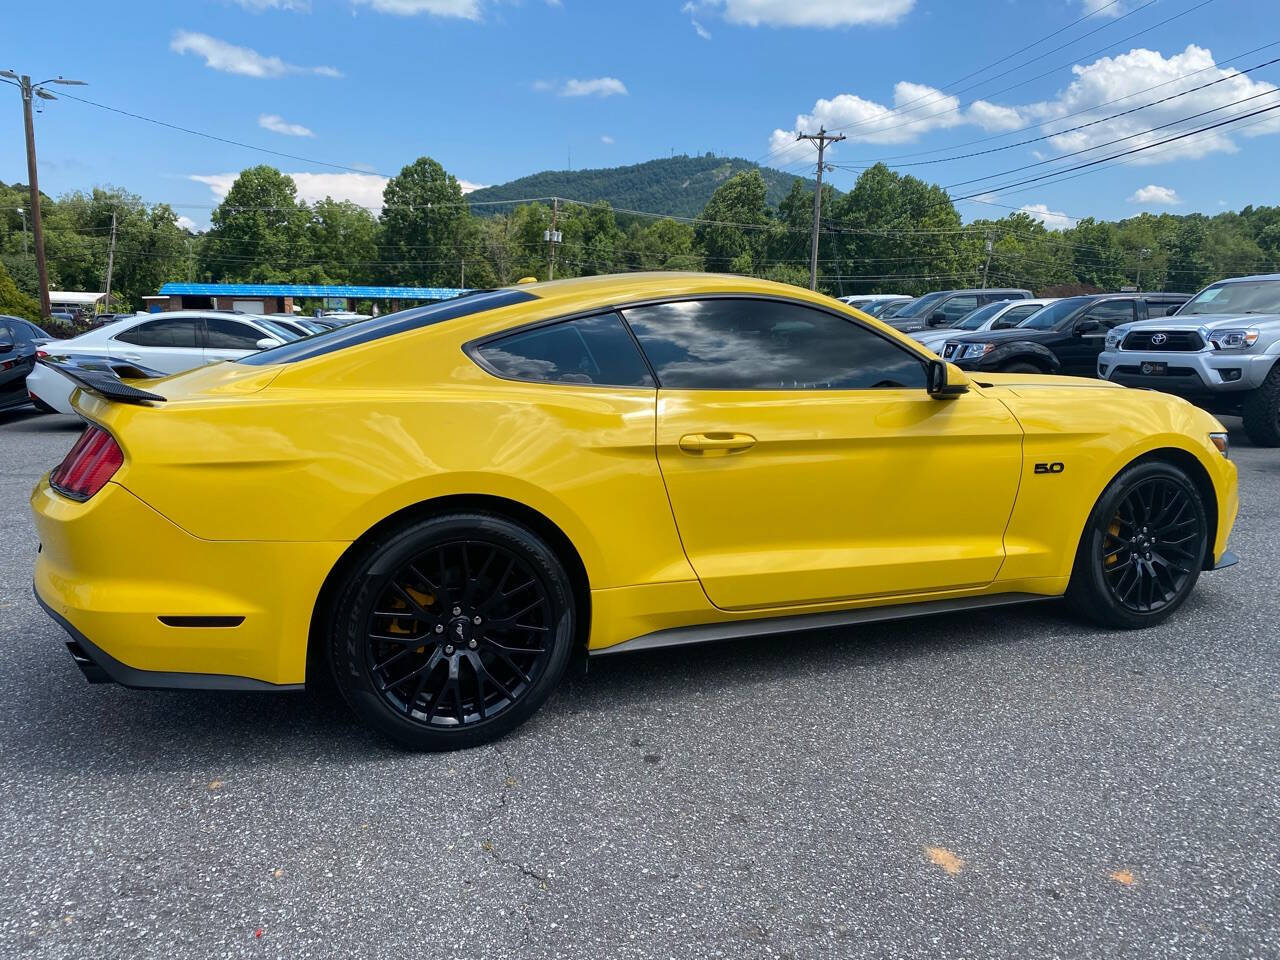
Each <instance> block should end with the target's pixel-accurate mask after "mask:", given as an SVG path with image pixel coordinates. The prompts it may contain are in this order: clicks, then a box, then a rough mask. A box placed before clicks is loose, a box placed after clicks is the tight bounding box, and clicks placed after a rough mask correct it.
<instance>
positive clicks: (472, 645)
mask: <svg viewBox="0 0 1280 960" xmlns="http://www.w3.org/2000/svg"><path fill="white" fill-rule="evenodd" d="M467 646H468V647H470V648H471V649H472V650H474V649H475V648H476V647H478V646H480V644H478V643H477V642H476V641H475V640H471V641H469V642H468V643H467Z"/></svg>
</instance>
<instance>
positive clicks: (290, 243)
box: [0, 157, 1280, 319]
mask: <svg viewBox="0 0 1280 960" xmlns="http://www.w3.org/2000/svg"><path fill="white" fill-rule="evenodd" d="M823 189H824V191H825V193H824V196H823V219H822V232H821V234H820V240H819V249H818V261H819V264H818V277H819V280H818V286H819V289H821V290H824V291H826V292H828V293H831V294H833V295H836V296H841V295H847V294H858V293H909V294H919V293H923V292H925V291H926V290H930V289H939V288H947V287H958V286H974V285H980V284H981V283H982V281H983V278H984V273H985V275H986V282H987V284H988V285H990V286H997V285H999V286H1018V287H1027V288H1029V289H1031V290H1033V291H1035V292H1036V293H1039V294H1054V293H1070V292H1083V291H1090V290H1115V289H1118V288H1120V287H1122V286H1136V285H1139V283H1140V284H1141V286H1142V287H1143V288H1145V289H1152V290H1168V291H1188V292H1191V291H1195V290H1197V289H1199V288H1200V287H1202V286H1204V285H1205V284H1206V283H1209V282H1212V281H1214V280H1217V279H1220V278H1222V277H1226V276H1238V275H1240V274H1245V273H1259V272H1273V271H1276V270H1278V269H1280V267H1277V262H1278V261H1280V207H1274V206H1272V207H1267V206H1260V207H1252V206H1250V207H1246V208H1245V209H1243V210H1241V211H1239V212H1224V213H1220V214H1217V215H1215V216H1212V217H1210V216H1206V215H1204V214H1199V213H1193V214H1186V215H1174V214H1167V213H1166V214H1149V213H1144V214H1141V215H1139V216H1136V217H1131V218H1128V219H1125V220H1120V221H1105V220H1098V219H1094V218H1088V219H1084V220H1081V221H1079V222H1078V223H1075V224H1074V225H1072V226H1071V227H1070V228H1068V229H1064V230H1050V229H1048V228H1047V227H1046V226H1045V224H1044V223H1042V222H1041V220H1040V219H1038V218H1036V217H1034V216H1032V215H1030V214H1028V213H1025V212H1021V211H1013V212H1009V213H1007V214H1004V215H1002V216H1000V217H997V218H985V219H979V220H975V221H970V222H969V223H967V224H966V223H963V222H962V221H961V218H960V215H959V213H958V212H957V210H956V208H955V206H954V205H953V204H952V202H951V200H950V198H949V197H948V196H947V194H946V193H945V191H943V190H942V188H940V187H938V186H937V185H935V184H930V183H927V182H925V181H923V180H920V179H918V178H916V177H912V176H904V175H901V174H899V173H896V172H894V171H892V170H890V169H889V168H888V167H886V166H884V165H877V166H875V167H872V168H870V169H868V170H865V171H863V173H862V174H861V175H860V176H859V177H858V180H857V182H856V183H855V185H854V187H853V188H852V189H851V190H850V191H848V192H847V193H837V192H836V191H834V190H831V189H830V188H829V187H824V188H823ZM768 193H769V190H768V187H767V185H766V181H765V179H764V178H763V177H762V176H761V174H760V171H759V170H755V169H753V170H747V171H743V172H740V173H737V174H734V175H733V176H730V177H728V178H727V179H725V180H724V181H723V182H722V183H721V184H720V185H719V186H718V187H717V188H716V190H715V192H714V193H713V194H712V195H711V198H710V200H709V201H708V202H707V204H706V206H705V207H704V208H703V210H702V213H701V215H700V216H698V217H696V218H687V219H685V218H673V217H661V216H648V215H638V214H634V213H623V212H615V211H614V210H613V209H612V208H611V207H610V206H609V205H608V204H606V203H578V202H573V201H559V202H558V203H556V204H554V207H555V209H554V210H553V205H551V204H548V203H545V202H515V201H512V202H504V203H496V204H484V205H473V204H472V203H470V202H469V201H468V200H467V198H466V197H464V195H463V193H462V188H461V185H460V183H459V182H458V180H457V179H456V178H455V177H454V176H453V175H451V174H449V173H448V172H447V171H446V170H445V169H444V168H443V167H441V165H440V164H439V163H437V162H436V161H435V160H432V159H430V158H428V157H422V158H419V159H418V160H416V161H414V162H413V163H411V164H409V165H408V166H406V167H404V168H403V169H402V170H401V171H400V173H399V174H398V175H397V176H395V177H393V178H391V180H390V181H389V182H388V183H387V185H386V189H385V191H384V193H383V205H382V208H381V210H380V212H378V213H374V212H373V211H370V210H367V209H365V208H363V207H361V206H359V205H357V204H354V203H352V202H350V201H345V200H334V199H331V198H326V199H324V200H321V201H319V202H316V203H307V202H305V201H303V200H301V199H299V197H298V196H297V189H296V186H295V184H294V182H293V180H292V179H290V178H289V177H288V176H287V175H285V174H282V173H280V172H279V171H278V170H276V169H275V168H273V167H270V166H265V165H263V166H256V167H251V168H249V169H246V170H244V171H242V172H241V173H240V175H239V176H238V177H237V178H236V180H235V182H234V183H233V184H232V185H231V188H230V189H229V191H228V192H227V194H226V196H225V197H224V198H223V200H222V202H221V203H220V204H219V205H218V206H217V207H216V208H215V209H214V210H213V213H212V216H211V218H210V222H211V225H210V228H209V229H208V230H206V231H203V232H199V233H193V232H192V231H190V230H188V229H185V228H184V227H183V226H182V225H181V224H180V222H179V218H178V216H177V214H176V212H175V211H174V210H173V209H172V208H171V207H170V206H168V205H167V204H163V203H158V204H148V203H147V202H146V201H145V200H143V198H141V197H139V196H137V195H135V194H132V193H129V192H128V191H124V190H120V189H118V188H113V187H99V188H94V189H93V190H91V191H89V192H74V193H69V194H65V195H63V196H61V197H59V198H57V199H56V200H54V199H49V200H47V201H43V202H42V207H43V210H44V222H45V244H46V251H47V257H48V263H49V275H50V284H51V286H52V287H53V288H54V289H69V290H101V289H103V281H104V276H105V272H106V263H107V250H108V243H109V237H110V230H111V217H112V214H113V213H114V214H115V216H116V252H115V261H114V262H115V268H114V273H113V279H112V291H113V299H114V300H116V305H117V306H119V307H120V308H124V309H137V308H140V307H141V306H142V297H143V296H144V295H148V294H153V293H155V292H156V291H157V290H158V289H159V288H160V286H161V285H162V284H163V283H165V282H166V281H171V280H195V281H203V282H232V281H239V282H256V283H269V282H277V283H316V284H329V283H351V284H393V285H404V286H428V287H462V286H465V287H472V288H482V287H492V286H500V285H505V284H509V283H513V282H515V281H517V280H519V279H521V278H524V277H538V278H540V279H545V278H546V276H547V274H548V271H549V267H550V263H549V260H550V256H551V250H550V246H549V244H548V243H547V241H546V239H545V235H546V231H548V230H550V229H551V224H552V218H553V216H554V218H555V229H556V230H557V231H558V232H559V233H560V236H561V242H560V243H558V244H556V246H555V254H554V255H555V275H556V276H557V277H574V276H583V275H590V274H603V273H616V272H624V271H633V270H707V271H715V272H727V273H738V274H749V275H754V276H760V277H765V278H769V279H774V280H779V281H782V282H786V283H793V284H797V285H807V283H808V257H809V243H810V235H811V230H812V223H813V220H812V217H813V193H812V188H811V187H809V186H807V185H806V184H805V183H804V182H803V181H801V180H798V179H797V180H795V181H794V182H793V183H792V186H791V189H790V191H789V192H788V193H786V194H785V195H784V196H783V197H782V199H781V200H780V201H779V202H778V203H777V204H771V203H770V202H769V198H768ZM26 202H27V196H26V191H25V188H24V187H22V186H21V185H13V186H5V185H4V184H0V312H6V313H16V314H19V315H24V316H29V317H31V318H32V319H36V313H37V311H38V308H37V307H36V305H35V300H34V299H33V297H34V295H35V294H36V278H35V268H34V257H33V255H32V253H31V250H30V242H31V241H30V237H29V234H28V233H27V232H26V231H24V225H23V221H22V214H21V213H20V212H19V211H20V210H21V209H24V208H25V206H26ZM988 243H989V244H990V251H989V253H988V249H987V248H988Z"/></svg>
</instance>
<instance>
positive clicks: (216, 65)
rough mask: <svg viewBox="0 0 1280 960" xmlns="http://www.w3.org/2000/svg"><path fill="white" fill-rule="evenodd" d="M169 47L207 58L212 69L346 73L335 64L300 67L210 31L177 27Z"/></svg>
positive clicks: (259, 74) (264, 73) (273, 74)
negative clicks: (196, 30) (213, 34)
mask: <svg viewBox="0 0 1280 960" xmlns="http://www.w3.org/2000/svg"><path fill="white" fill-rule="evenodd" d="M169 49H170V50H172V51H173V52H174V53H194V54H195V55H196V56H199V57H203V58H204V65H205V66H206V67H208V68H209V69H211V70H221V71H222V72H223V73H234V74H237V75H239V76H242V77H282V76H284V75H285V74H287V73H315V74H318V75H320V76H323V77H340V76H342V74H341V72H339V71H338V70H337V69H335V68H334V67H299V66H296V65H295V64H292V63H286V62H285V61H283V60H281V59H280V58H279V57H271V56H266V55H264V54H261V53H258V51H257V50H252V49H250V48H249V47H238V46H236V45H235V44H233V43H227V42H226V41H225V40H218V39H217V38H216V37H211V36H209V35H208V34H207V33H192V32H191V31H189V30H177V31H174V34H173V39H172V40H171V41H170V42H169Z"/></svg>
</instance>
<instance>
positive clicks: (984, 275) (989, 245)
mask: <svg viewBox="0 0 1280 960" xmlns="http://www.w3.org/2000/svg"><path fill="white" fill-rule="evenodd" d="M993 249H995V244H994V243H992V242H991V234H989V233H988V234H987V262H986V263H985V264H983V266H982V289H983V290H985V289H987V274H988V273H990V272H991V251H992V250H993Z"/></svg>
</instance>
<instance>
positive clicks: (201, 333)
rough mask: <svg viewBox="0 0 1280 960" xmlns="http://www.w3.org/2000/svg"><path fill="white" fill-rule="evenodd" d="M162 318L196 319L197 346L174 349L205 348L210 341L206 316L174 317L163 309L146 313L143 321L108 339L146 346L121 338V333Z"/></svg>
mask: <svg viewBox="0 0 1280 960" xmlns="http://www.w3.org/2000/svg"><path fill="white" fill-rule="evenodd" d="M162 320H194V321H195V325H196V329H195V334H196V343H195V346H194V347H192V348H187V347H177V348H174V349H178V350H186V349H194V350H203V349H204V348H205V344H206V343H207V341H208V339H209V338H208V337H207V336H206V335H205V329H204V317H173V316H168V317H166V316H165V311H163V310H162V311H161V312H160V313H158V314H155V313H149V314H147V315H146V319H145V320H143V321H142V322H141V323H135V324H134V325H133V326H132V327H128V328H127V329H124V330H117V331H116V332H115V333H113V334H112V335H111V336H109V337H108V338H107V339H108V340H110V341H112V342H113V343H123V344H124V345H125V346H127V347H141V346H146V344H140V343H130V342H129V341H128V340H121V339H120V334H122V333H130V332H132V331H134V330H137V329H138V328H139V327H143V326H146V325H147V324H149V323H158V322H160V321H162ZM154 349H169V348H167V347H156V348H154Z"/></svg>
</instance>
